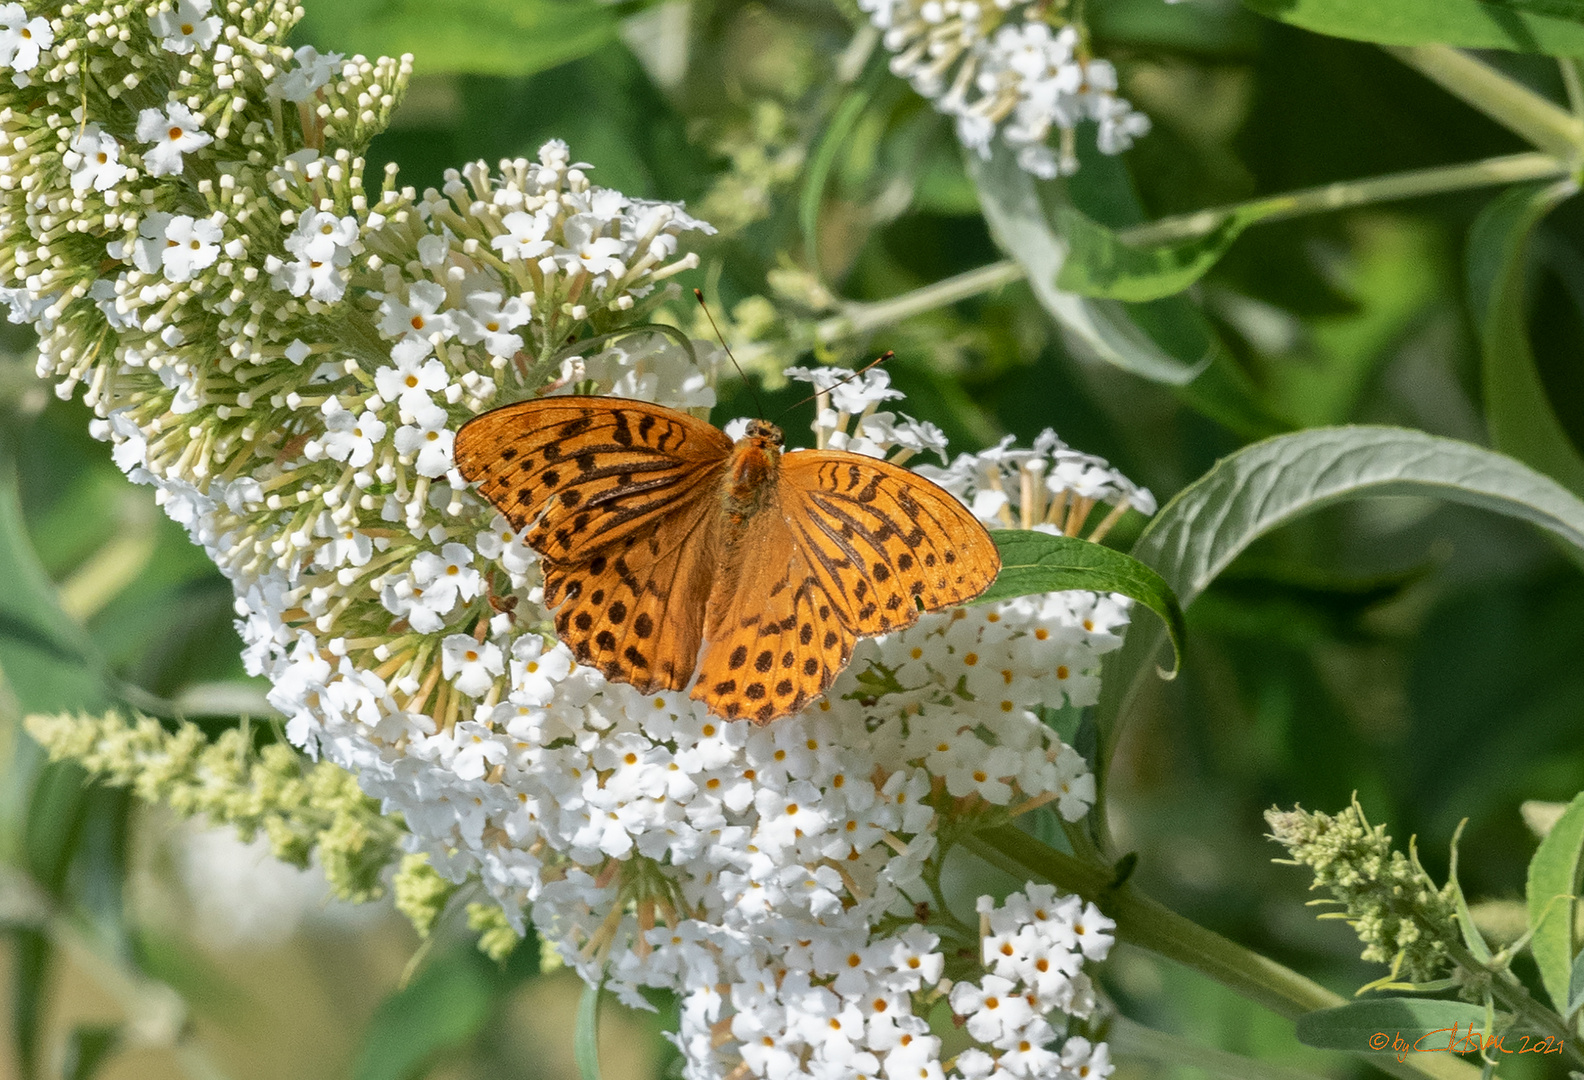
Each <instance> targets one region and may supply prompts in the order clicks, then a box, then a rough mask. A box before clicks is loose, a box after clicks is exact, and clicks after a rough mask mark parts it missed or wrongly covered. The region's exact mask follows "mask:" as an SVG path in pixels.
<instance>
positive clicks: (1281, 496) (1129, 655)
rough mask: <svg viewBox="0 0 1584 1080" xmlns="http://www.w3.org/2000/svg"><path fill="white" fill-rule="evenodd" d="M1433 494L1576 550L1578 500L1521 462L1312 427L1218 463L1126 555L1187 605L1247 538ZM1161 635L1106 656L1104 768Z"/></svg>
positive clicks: (1580, 531) (1136, 639)
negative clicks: (1325, 514)
mask: <svg viewBox="0 0 1584 1080" xmlns="http://www.w3.org/2000/svg"><path fill="white" fill-rule="evenodd" d="M1375 495H1429V496H1436V497H1439V498H1443V499H1447V500H1449V501H1451V502H1457V503H1463V504H1465V505H1469V506H1477V507H1482V508H1484V509H1487V510H1494V511H1496V512H1498V513H1502V514H1507V515H1509V516H1511V517H1516V518H1521V519H1523V520H1526V521H1531V522H1533V523H1535V524H1536V525H1539V526H1541V527H1542V528H1545V529H1549V530H1550V531H1552V532H1554V533H1556V534H1558V535H1560V536H1561V537H1563V538H1564V539H1566V540H1568V541H1569V542H1570V543H1572V544H1573V545H1575V546H1576V547H1579V548H1580V549H1584V502H1581V501H1580V500H1579V499H1578V498H1577V497H1576V496H1574V495H1573V494H1572V493H1571V492H1569V491H1567V490H1566V489H1565V488H1563V487H1562V486H1561V485H1559V484H1557V483H1556V481H1554V480H1552V479H1550V478H1549V477H1547V476H1542V475H1541V474H1540V473H1537V472H1535V471H1534V470H1533V469H1531V468H1529V467H1528V466H1527V465H1525V464H1523V463H1522V462H1520V461H1515V460H1514V459H1512V458H1510V457H1507V456H1505V455H1503V454H1498V453H1496V452H1494V451H1491V450H1486V449H1484V448H1482V447H1478V446H1473V445H1471V444H1469V443H1464V442H1459V441H1457V440H1455V439H1443V438H1438V437H1436V436H1434V435H1426V434H1425V433H1424V432H1422V431H1412V430H1409V429H1406V428H1393V427H1333V428H1314V429H1311V430H1309V431H1301V432H1296V433H1293V434H1290V435H1278V436H1276V437H1275V438H1272V439H1266V440H1264V441H1263V442H1258V443H1254V444H1253V445H1251V446H1246V447H1244V448H1243V449H1241V450H1239V451H1238V452H1237V453H1235V454H1232V455H1230V456H1228V457H1225V458H1223V459H1221V460H1220V461H1219V462H1217V463H1216V464H1215V466H1214V467H1213V468H1211V469H1210V471H1209V472H1207V473H1205V474H1204V475H1203V476H1201V477H1200V478H1199V479H1198V480H1195V481H1194V482H1193V483H1192V484H1190V485H1188V487H1186V488H1184V489H1183V490H1182V491H1181V492H1179V493H1178V494H1177V496H1176V498H1174V499H1172V501H1171V502H1170V503H1168V504H1167V505H1166V506H1165V507H1164V508H1162V510H1161V511H1160V513H1158V514H1156V515H1155V517H1154V519H1153V520H1152V521H1151V522H1150V524H1149V525H1148V526H1147V527H1146V528H1145V530H1144V532H1143V534H1142V535H1141V536H1140V537H1139V540H1138V543H1137V544H1135V545H1134V547H1133V556H1134V557H1135V558H1137V559H1138V560H1139V561H1141V562H1143V563H1144V564H1145V565H1147V566H1150V567H1153V568H1154V569H1155V570H1156V571H1157V572H1158V573H1159V574H1160V575H1161V576H1162V577H1163V578H1165V580H1166V584H1167V585H1169V586H1170V587H1171V589H1172V590H1173V592H1175V593H1176V594H1177V599H1178V601H1179V602H1180V603H1181V604H1182V605H1183V607H1184V608H1187V607H1188V606H1189V605H1191V604H1192V603H1193V602H1194V599H1195V598H1196V597H1198V596H1199V595H1200V594H1201V593H1202V592H1204V590H1205V588H1206V587H1207V586H1208V585H1209V584H1210V582H1212V581H1213V580H1215V578H1216V576H1217V575H1218V574H1220V573H1221V571H1223V570H1225V569H1226V567H1227V566H1228V564H1230V563H1231V562H1232V560H1233V559H1235V558H1236V557H1237V556H1238V555H1239V554H1240V553H1241V552H1242V551H1244V550H1245V549H1246V548H1247V547H1248V546H1249V545H1250V544H1252V543H1253V542H1254V541H1255V540H1257V539H1259V538H1260V537H1261V536H1264V535H1265V534H1266V533H1268V532H1270V531H1271V530H1273V529H1275V528H1277V527H1279V526H1281V525H1283V524H1285V523H1287V522H1289V521H1291V520H1293V519H1294V518H1296V517H1298V516H1300V515H1302V514H1305V513H1308V512H1309V511H1311V510H1316V509H1319V508H1320V507H1322V506H1327V505H1330V504H1332V503H1336V502H1341V501H1344V500H1348V499H1355V498H1360V497H1365V496H1375ZM1164 637H1165V635H1164V633H1163V632H1162V631H1161V630H1159V629H1157V628H1155V627H1148V628H1143V627H1134V628H1133V631H1132V632H1131V633H1129V634H1128V636H1127V639H1126V641H1125V642H1124V643H1123V646H1122V648H1121V649H1119V650H1118V651H1117V652H1115V653H1112V654H1111V656H1110V657H1109V658H1108V659H1107V661H1106V665H1105V675H1104V678H1103V679H1102V681H1101V684H1100V703H1099V706H1098V710H1097V715H1098V718H1099V723H1100V728H1101V732H1102V745H1104V746H1105V747H1106V750H1107V755H1106V760H1109V750H1110V747H1111V746H1112V744H1113V743H1114V740H1115V738H1116V734H1117V730H1118V726H1119V725H1118V719H1119V718H1120V717H1121V716H1122V715H1123V714H1124V713H1125V712H1126V711H1127V710H1128V709H1129V707H1130V705H1131V703H1132V701H1133V698H1134V697H1135V696H1136V695H1137V693H1138V692H1139V690H1140V689H1141V688H1142V687H1143V686H1144V685H1145V680H1144V676H1145V674H1146V673H1147V672H1148V671H1149V670H1150V668H1151V666H1152V662H1153V660H1154V657H1155V654H1156V652H1157V651H1158V650H1159V649H1160V647H1161V645H1162V644H1164Z"/></svg>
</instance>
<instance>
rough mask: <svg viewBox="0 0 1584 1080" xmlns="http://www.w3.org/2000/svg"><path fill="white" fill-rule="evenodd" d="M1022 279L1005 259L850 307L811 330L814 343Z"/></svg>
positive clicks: (858, 334) (1020, 272)
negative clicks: (911, 289)
mask: <svg viewBox="0 0 1584 1080" xmlns="http://www.w3.org/2000/svg"><path fill="white" fill-rule="evenodd" d="M1023 277H1024V274H1023V268H1022V267H1021V266H1019V265H1018V264H1017V263H1015V262H1013V261H1012V260H1011V259H1004V260H1002V261H1001V262H996V263H991V264H990V265H988V266H981V267H978V268H977V269H974V270H969V271H967V272H966V273H962V274H958V275H956V276H955V277H949V278H943V279H942V280H940V281H937V282H935V283H934V284H932V285H926V286H924V287H923V288H922V289H914V290H913V291H912V292H909V293H903V294H902V295H901V296H893V297H891V299H889V300H876V301H874V302H872V303H868V304H850V305H848V307H847V310H846V311H844V312H842V314H840V315H832V316H831V317H830V318H828V319H823V320H821V321H820V322H819V324H818V325H816V326H815V327H814V340H815V341H817V342H818V343H819V344H821V345H829V344H831V343H833V342H836V341H840V340H842V339H843V338H849V337H862V336H863V335H864V334H867V333H869V332H870V331H872V330H878V329H880V328H881V327H882V326H892V325H895V324H896V323H899V322H902V321H904V320H906V319H911V318H912V317H913V316H915V315H922V314H924V313H925V312H926V311H934V310H935V309H936V308H942V307H945V306H946V305H947V304H955V303H957V301H959V300H966V299H968V298H969V297H970V296H978V295H979V294H980V293H986V292H990V291H991V290H993V289H999V288H1000V287H1001V286H1003V285H1010V284H1012V283H1013V282H1015V281H1022V280H1023Z"/></svg>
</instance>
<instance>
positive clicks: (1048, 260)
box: [967, 143, 1215, 386]
mask: <svg viewBox="0 0 1584 1080" xmlns="http://www.w3.org/2000/svg"><path fill="white" fill-rule="evenodd" d="M967 164H968V175H969V176H971V177H972V178H973V182H974V186H975V187H977V188H978V189H979V204H980V207H981V208H982V209H983V210H984V215H985V220H986V221H987V222H988V223H989V225H990V231H991V233H992V234H993V235H994V236H995V238H996V242H997V243H998V244H1000V246H1001V248H1002V249H1003V250H1004V251H1006V253H1007V254H1008V255H1010V256H1011V257H1012V258H1013V259H1015V260H1016V261H1017V263H1018V264H1019V265H1020V266H1022V267H1023V269H1024V271H1026V272H1027V274H1028V281H1029V286H1030V287H1031V288H1032V289H1033V290H1034V295H1035V297H1036V298H1038V300H1039V302H1040V303H1041V304H1042V305H1043V306H1044V308H1045V310H1046V311H1048V312H1049V313H1050V315H1051V317H1052V318H1053V319H1055V320H1056V322H1057V324H1058V325H1060V326H1061V327H1062V329H1064V330H1065V331H1067V332H1068V333H1069V334H1071V335H1072V336H1073V337H1075V338H1077V339H1078V340H1079V341H1081V342H1083V344H1084V345H1086V346H1087V347H1088V348H1089V349H1090V351H1092V352H1093V353H1094V354H1095V355H1096V356H1097V357H1099V358H1100V359H1102V360H1104V361H1106V362H1107V363H1110V364H1115V365H1116V366H1117V367H1119V368H1122V369H1123V370H1124V371H1129V372H1132V373H1133V374H1134V375H1138V376H1140V377H1142V378H1146V379H1150V380H1152V381H1154V382H1160V383H1167V384H1169V385H1171V386H1183V385H1185V384H1187V383H1189V382H1191V381H1192V380H1193V379H1194V377H1195V376H1197V375H1198V374H1199V373H1200V372H1201V371H1203V370H1204V369H1205V368H1206V367H1208V366H1209V364H1210V361H1211V358H1212V356H1213V354H1214V351H1215V346H1214V342H1213V341H1212V340H1211V339H1210V338H1209V336H1208V335H1207V334H1206V335H1203V336H1202V337H1201V339H1200V340H1199V341H1198V342H1194V341H1192V340H1191V339H1187V338H1185V339H1184V340H1183V341H1181V342H1174V343H1173V344H1176V345H1177V347H1178V349H1177V350H1170V349H1168V348H1166V347H1164V346H1162V345H1161V344H1160V343H1159V342H1158V340H1157V338H1156V337H1152V336H1151V335H1150V334H1149V333H1148V332H1146V331H1145V329H1144V328H1143V327H1141V326H1140V325H1139V324H1138V322H1136V321H1135V320H1134V319H1133V318H1132V317H1131V315H1130V313H1129V311H1128V309H1127V308H1126V307H1124V306H1123V305H1122V304H1121V303H1120V302H1118V301H1116V300H1103V299H1093V298H1090V297H1085V296H1078V295H1076V294H1074V293H1071V292H1066V291H1063V290H1062V289H1060V288H1058V287H1057V283H1056V279H1057V276H1058V275H1059V274H1060V272H1061V269H1062V263H1063V262H1064V261H1065V260H1066V257H1067V247H1068V245H1067V243H1066V241H1064V240H1063V239H1062V238H1061V237H1060V236H1058V235H1057V234H1056V233H1055V232H1054V231H1053V230H1052V229H1051V226H1050V218H1049V215H1048V214H1047V213H1046V210H1045V207H1044V206H1043V205H1042V204H1041V202H1040V196H1039V192H1038V190H1037V189H1036V188H1035V186H1034V178H1033V177H1032V176H1030V175H1029V174H1028V173H1026V172H1024V171H1023V170H1022V169H1021V168H1019V167H1018V164H1017V161H1016V160H1015V159H1014V158H1013V156H1012V155H1011V154H1010V153H1009V152H1008V151H1007V150H1006V148H1005V147H1003V146H1001V145H1000V144H999V143H997V144H996V150H995V153H994V155H993V156H992V157H991V159H990V160H989V161H984V160H981V159H980V158H979V157H978V156H977V155H976V154H971V153H970V154H968V155H967ZM1178 350H1180V351H1178Z"/></svg>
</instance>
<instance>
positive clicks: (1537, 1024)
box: [1447, 943, 1584, 1066]
mask: <svg viewBox="0 0 1584 1080" xmlns="http://www.w3.org/2000/svg"><path fill="white" fill-rule="evenodd" d="M1447 952H1448V953H1449V954H1450V955H1451V957H1452V959H1453V960H1454V961H1456V962H1457V965H1458V966H1459V967H1461V968H1462V969H1463V970H1464V971H1468V972H1473V973H1478V974H1484V973H1488V972H1490V968H1488V967H1487V966H1486V965H1484V964H1482V963H1480V962H1479V960H1478V959H1476V958H1475V956H1474V954H1473V953H1471V952H1469V951H1468V950H1467V949H1466V948H1464V947H1463V946H1462V945H1458V944H1455V943H1448V945H1447ZM1504 976H1505V977H1504ZM1490 988H1491V995H1492V996H1493V997H1495V999H1496V1000H1497V1001H1498V1002H1499V1003H1500V1004H1501V1005H1502V1006H1503V1007H1504V1008H1506V1009H1507V1011H1508V1012H1510V1013H1512V1014H1513V1015H1514V1016H1515V1017H1517V1018H1518V1020H1519V1021H1520V1022H1521V1023H1522V1024H1524V1025H1526V1026H1528V1027H1529V1028H1530V1029H1532V1030H1534V1031H1538V1032H1539V1033H1540V1034H1542V1035H1549V1036H1551V1037H1552V1038H1554V1039H1556V1041H1557V1045H1558V1046H1560V1047H1562V1052H1563V1053H1564V1054H1566V1055H1567V1056H1568V1057H1569V1058H1571V1059H1572V1061H1573V1063H1574V1064H1575V1065H1577V1066H1584V1050H1581V1049H1580V1047H1579V1043H1578V1039H1576V1038H1575V1037H1574V1033H1573V1032H1572V1031H1570V1030H1569V1028H1568V1025H1567V1023H1566V1022H1564V1021H1563V1019H1562V1018H1561V1017H1560V1016H1558V1015H1557V1014H1556V1013H1554V1012H1552V1011H1551V1010H1550V1009H1548V1008H1546V1007H1545V1006H1544V1005H1542V1004H1541V1003H1540V1002H1538V1001H1536V1000H1535V999H1534V996H1533V995H1532V994H1530V993H1529V991H1528V990H1527V989H1526V988H1525V987H1524V985H1523V984H1522V983H1520V982H1519V981H1518V980H1517V979H1514V978H1512V977H1510V976H1506V975H1505V973H1504V972H1496V973H1494V974H1493V975H1492V977H1491V982H1490Z"/></svg>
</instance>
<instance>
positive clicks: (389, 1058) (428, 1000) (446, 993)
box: [352, 946, 497, 1080]
mask: <svg viewBox="0 0 1584 1080" xmlns="http://www.w3.org/2000/svg"><path fill="white" fill-rule="evenodd" d="M492 969H493V965H491V964H490V962H489V961H488V960H486V959H484V958H483V957H482V956H480V955H479V954H478V953H477V952H476V951H475V950H474V949H472V948H471V947H468V946H463V947H460V948H458V949H455V950H453V951H452V952H450V953H447V954H445V955H443V956H440V957H438V958H436V959H435V960H433V961H432V962H431V963H430V964H429V966H427V967H425V968H424V969H423V970H422V971H421V972H420V973H419V974H418V976H417V978H415V979H413V981H412V982H410V983H408V984H407V985H406V987H404V988H403V989H401V990H398V991H396V992H395V993H393V994H391V995H390V996H389V997H387V998H386V999H385V1000H384V1001H382V1002H380V1004H379V1007H378V1008H376V1009H375V1010H374V1015H373V1017H372V1018H371V1019H370V1020H369V1026H368V1031H367V1034H366V1035H365V1036H364V1040H363V1052H362V1054H361V1056H360V1057H359V1058H358V1063H357V1067H356V1068H355V1069H354V1070H353V1073H352V1075H353V1077H354V1078H355V1080H410V1078H412V1077H416V1076H419V1075H422V1070H423V1069H424V1067H425V1066H426V1065H427V1064H428V1063H429V1062H430V1061H431V1059H433V1057H434V1056H435V1055H436V1054H438V1053H439V1052H440V1051H442V1050H446V1049H448V1048H451V1047H455V1046H458V1045H460V1044H462V1043H465V1042H467V1041H468V1040H469V1039H471V1038H473V1037H474V1036H475V1035H477V1034H478V1033H479V1031H480V1030H482V1029H483V1027H484V1024H485V1023H486V1022H487V1021H488V1020H489V1017H490V1014H491V1012H492V1010H493V1008H494V1005H495V996H496V982H497V980H496V978H495V976H494V974H493V970H492Z"/></svg>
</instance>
